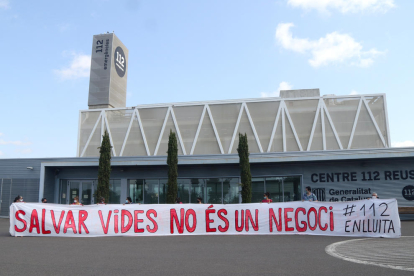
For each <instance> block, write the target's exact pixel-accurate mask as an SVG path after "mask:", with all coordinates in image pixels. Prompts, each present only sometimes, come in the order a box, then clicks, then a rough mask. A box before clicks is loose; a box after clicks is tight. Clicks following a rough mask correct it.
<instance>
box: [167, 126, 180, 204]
mask: <svg viewBox="0 0 414 276" xmlns="http://www.w3.org/2000/svg"><path fill="white" fill-rule="evenodd" d="M167 153H168V157H167V165H168V183H167V187H168V190H167V203H170V204H172V203H175V199H176V198H177V193H178V187H177V176H178V170H177V164H178V146H177V136H176V135H175V132H173V131H172V130H170V135H169V137H168V151H167Z"/></svg>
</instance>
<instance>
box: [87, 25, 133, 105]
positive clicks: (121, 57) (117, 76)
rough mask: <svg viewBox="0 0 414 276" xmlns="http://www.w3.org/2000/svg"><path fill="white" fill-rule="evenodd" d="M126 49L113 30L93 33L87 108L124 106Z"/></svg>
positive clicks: (126, 71)
mask: <svg viewBox="0 0 414 276" xmlns="http://www.w3.org/2000/svg"><path fill="white" fill-rule="evenodd" d="M127 75H128V49H127V48H126V47H125V45H124V44H123V43H122V42H121V41H120V40H119V38H118V37H117V36H116V35H115V34H114V33H106V34H100V35H94V36H93V42H92V58H91V75H90V81H89V99H88V106H89V108H90V109H95V108H119V107H125V106H126V89H127Z"/></svg>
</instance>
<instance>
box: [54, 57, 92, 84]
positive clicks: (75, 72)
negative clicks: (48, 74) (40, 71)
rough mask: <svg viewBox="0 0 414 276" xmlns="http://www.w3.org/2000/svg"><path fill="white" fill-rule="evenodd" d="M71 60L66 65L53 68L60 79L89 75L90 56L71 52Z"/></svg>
mask: <svg viewBox="0 0 414 276" xmlns="http://www.w3.org/2000/svg"><path fill="white" fill-rule="evenodd" d="M71 56H72V61H71V63H70V65H69V66H68V67H65V68H62V69H59V70H54V72H55V74H56V75H58V76H59V77H60V78H61V79H62V80H69V79H78V78H85V77H89V72H90V68H91V56H90V55H83V54H77V53H72V54H71Z"/></svg>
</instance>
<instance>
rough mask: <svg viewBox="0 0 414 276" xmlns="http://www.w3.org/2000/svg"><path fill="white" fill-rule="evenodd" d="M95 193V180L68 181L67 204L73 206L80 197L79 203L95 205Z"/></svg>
mask: <svg viewBox="0 0 414 276" xmlns="http://www.w3.org/2000/svg"><path fill="white" fill-rule="evenodd" d="M62 192H63V190H62ZM93 193H94V181H93V180H70V181H68V189H67V196H66V204H72V203H73V200H74V199H75V197H79V201H80V202H81V203H82V204H84V205H90V204H94V198H93ZM62 198H64V197H62Z"/></svg>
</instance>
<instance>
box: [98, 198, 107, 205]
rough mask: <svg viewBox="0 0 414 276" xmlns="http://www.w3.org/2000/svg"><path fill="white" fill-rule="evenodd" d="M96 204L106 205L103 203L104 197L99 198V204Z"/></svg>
mask: <svg viewBox="0 0 414 276" xmlns="http://www.w3.org/2000/svg"><path fill="white" fill-rule="evenodd" d="M98 204H105V205H106V203H105V198H104V197H101V198H100V199H99V203H98Z"/></svg>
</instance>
